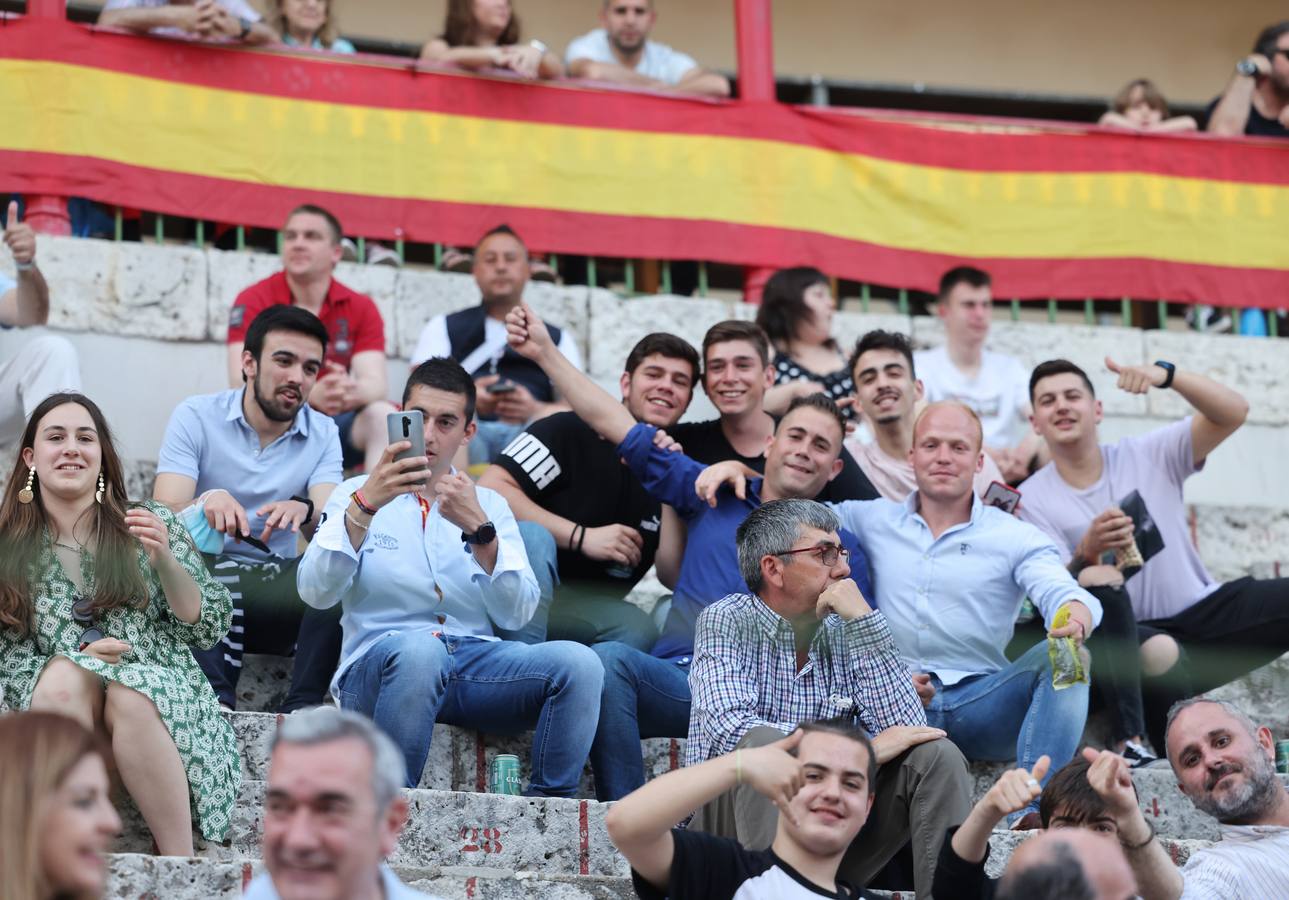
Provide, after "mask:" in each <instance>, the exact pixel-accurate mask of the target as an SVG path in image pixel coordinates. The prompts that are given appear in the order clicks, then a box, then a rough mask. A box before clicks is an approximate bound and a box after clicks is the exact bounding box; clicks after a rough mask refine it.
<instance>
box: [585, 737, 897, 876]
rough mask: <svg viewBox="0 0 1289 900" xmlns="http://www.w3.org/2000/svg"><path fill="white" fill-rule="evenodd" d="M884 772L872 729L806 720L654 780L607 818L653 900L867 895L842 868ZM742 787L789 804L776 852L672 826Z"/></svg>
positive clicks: (779, 826)
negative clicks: (782, 733) (772, 737)
mask: <svg viewBox="0 0 1289 900" xmlns="http://www.w3.org/2000/svg"><path fill="white" fill-rule="evenodd" d="M876 778H877V763H876V759H875V753H874V749H873V745H872V743H871V742H870V741H869V739H868V736H867V735H866V734H864V732H863V730H862V729H859V728H857V727H855V726H854V725H853V724H851V723H850V722H848V721H846V720H833V721H825V722H814V721H812V722H802V723H801V724H800V725H799V726H796V728H795V729H794V730H793V732H792V734H790V735H789V736H787V737H785V738H782V739H781V740H779V741H776V742H775V743H772V744H767V745H765V746H763V747H757V748H752V749H747V750H736V751H734V752H733V753H727V754H724V755H722V756H718V757H716V758H714V759H710V760H707V761H706V762H703V763H700V764H698V765H695V766H687V767H685V768H683V769H678V770H676V771H674V772H668V773H667V774H666V775H663V776H661V777H659V778H656V779H654V780H653V781H651V782H649V783H648V784H647V785H645V786H644V787H642V788H640V790H638V791H636V792H635V793H633V794H631V795H630V796H628V797H625V798H624V799H622V800H620V801H618V802H617V803H615V804H614V805H613V808H612V809H610V810H609V814H608V816H607V817H606V819H605V825H606V826H607V827H608V830H609V837H610V838H611V839H612V840H613V843H614V845H615V846H616V847H617V848H618V849H619V850H620V851H621V852H622V855H623V856H625V857H626V858H627V860H628V862H630V863H631V876H632V880H633V881H634V882H635V888H636V894H637V895H638V896H639V897H641V898H643V900H662V898H664V897H668V898H670V900H734V898H738V900H810V898H818V897H834V898H838V900H847V898H853V897H858V896H859V893H858V891H857V890H856V889H855V887H853V886H852V885H850V884H848V883H847V882H846V881H844V880H842V879H839V878H838V871H837V870H838V867H839V866H840V865H841V862H842V858H843V857H844V856H845V855H846V853H847V851H848V850H849V848H850V847H851V843H852V841H854V839H855V836H856V835H857V834H858V833H859V831H860V829H861V828H863V827H864V823H865V821H867V819H868V815H869V811H870V810H871V809H872V806H873V793H872V791H873V782H874V781H875V780H876ZM739 785H747V786H748V788H749V789H750V790H755V791H756V792H757V793H758V794H760V795H761V796H763V797H764V798H766V800H767V802H772V803H774V804H775V805H776V806H777V807H778V808H779V809H780V810H781V811H782V815H780V816H779V818H778V823H777V826H776V828H775V832H774V841H773V843H772V844H771V845H770V846H769V849H756V850H746V849H744V848H742V847H740V846H739V844H738V843H737V842H736V841H733V840H730V839H728V838H719V837H712V836H709V835H705V834H701V833H698V832H695V831H687V830H682V829H679V828H673V827H672V826H673V825H674V824H675V823H676V822H678V821H680V820H682V819H683V818H684V817H685V816H686V815H688V814H689V813H691V812H693V811H694V809H695V808H697V807H699V806H702V805H703V804H704V803H706V802H708V801H710V800H712V799H714V798H716V797H717V796H719V795H721V794H723V793H725V792H726V791H729V790H732V789H734V788H735V787H737V786H739Z"/></svg>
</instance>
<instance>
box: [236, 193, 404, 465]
mask: <svg viewBox="0 0 1289 900" xmlns="http://www.w3.org/2000/svg"><path fill="white" fill-rule="evenodd" d="M342 234H343V232H342V231H341V229H340V222H339V221H338V220H337V219H336V217H335V216H333V215H332V214H331V213H329V212H327V211H326V210H325V209H323V208H322V207H320V206H314V205H312V204H305V205H303V206H298V207H296V208H295V209H294V210H292V211H291V214H290V215H289V216H287V220H286V225H285V226H284V227H283V229H282V271H281V272H278V273H277V274H276V275H270V276H269V277H268V278H265V279H264V280H263V281H259V282H256V283H255V284H253V285H251V286H250V287H248V288H247V289H246V290H244V291H242V292H241V293H240V294H238V295H237V300H235V301H234V302H233V308H232V310H231V311H230V312H229V316H228V384H229V386H230V387H234V388H237V387H240V386H241V385H242V384H243V383H244V382H245V380H246V379H245V376H244V375H243V371H244V370H243V365H244V363H243V358H244V356H245V354H244V352H243V348H242V344H243V342H244V341H245V340H246V332H247V328H248V326H249V325H250V324H251V322H252V321H253V320H254V319H255V317H256V316H258V315H259V314H260V312H261V311H262V310H265V309H268V308H269V307H270V306H295V307H299V308H300V309H304V310H307V311H308V312H310V313H312V314H313V315H314V316H317V317H318V318H319V319H321V320H322V324H323V325H324V326H325V327H326V330H327V334H328V336H329V338H330V341H329V343H328V346H329V348H330V352H329V353H328V354H327V358H326V360H325V362H324V364H323V370H322V371H321V372H320V373H319V375H318V378H317V381H316V382H314V383H313V387H312V388H311V389H310V391H309V394H308V402H309V406H311V407H312V408H313V409H316V410H318V411H319V412H321V413H323V414H325V415H327V416H330V417H331V418H332V419H334V420H335V423H336V425H337V426H338V427H339V429H340V446H341V449H342V450H343V451H344V463H345V465H346V466H347V467H350V468H353V467H355V466H358V465H363V466H366V467H370V466H373V465H375V464H376V461H377V460H378V459H380V454H381V451H382V450H384V449H385V444H387V443H388V442H389V433H388V429H387V428H386V425H385V419H386V417H387V416H388V415H389V413H392V412H393V411H394V405H393V404H392V403H390V402H389V400H388V399H386V398H387V397H388V396H389V375H388V373H387V369H386V364H385V322H384V320H383V319H382V318H381V315H380V310H378V309H377V308H376V303H375V301H373V300H372V299H371V298H370V297H368V296H367V295H366V294H360V293H358V292H357V291H354V290H351V289H350V288H347V287H345V286H344V285H343V284H341V283H340V282H339V281H337V280H336V279H335V277H334V274H333V273H334V272H335V268H336V264H337V263H338V262H340V239H341V236H342Z"/></svg>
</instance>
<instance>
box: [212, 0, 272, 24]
mask: <svg viewBox="0 0 1289 900" xmlns="http://www.w3.org/2000/svg"><path fill="white" fill-rule="evenodd" d="M219 2H220V5H221V6H222V7H224V9H226V10H228V11H229V12H230V13H232V14H233V15H234V16H236V17H237V18H239V19H247V20H249V21H251V22H258V21H259V20H260V19H262V18H264V17H263V16H261V15H260V14H259V11H258V10H256V9H255V7H253V6H251V5H250V4H249V3H247V2H246V0H219Z"/></svg>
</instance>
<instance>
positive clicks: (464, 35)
mask: <svg viewBox="0 0 1289 900" xmlns="http://www.w3.org/2000/svg"><path fill="white" fill-rule="evenodd" d="M442 37H443V42H444V43H445V44H447V45H448V46H449V47H473V46H474V43H475V41H477V40H478V39H479V23H478V22H477V21H475V18H474V0H448V14H447V20H446V21H445V22H444V24H443V35H442ZM518 43H519V16H517V15H515V8H514V6H513V5H512V6H511V8H510V21H509V22H508V23H507V24H506V30H505V31H503V32H502V33H501V34H500V35H499V36H498V37H497V46H498V47H508V46H510V45H511V44H518Z"/></svg>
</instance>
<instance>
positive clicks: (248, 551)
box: [152, 306, 342, 712]
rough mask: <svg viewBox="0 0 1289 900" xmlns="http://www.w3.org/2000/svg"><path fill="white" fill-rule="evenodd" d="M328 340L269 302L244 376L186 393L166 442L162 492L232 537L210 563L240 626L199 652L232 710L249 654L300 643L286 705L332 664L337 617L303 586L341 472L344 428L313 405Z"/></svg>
mask: <svg viewBox="0 0 1289 900" xmlns="http://www.w3.org/2000/svg"><path fill="white" fill-rule="evenodd" d="M326 349H327V329H326V327H325V326H324V325H323V324H322V322H321V320H319V319H318V317H317V316H315V315H314V314H313V313H311V312H308V311H307V310H303V309H300V308H298V307H294V306H270V307H269V308H268V309H266V310H264V311H263V312H262V313H260V314H259V315H258V316H256V317H255V320H254V321H253V322H251V323H250V327H249V328H248V329H247V330H246V342H245V346H244V347H243V349H242V378H243V380H244V381H245V382H246V383H245V385H244V386H243V387H240V388H234V389H231V390H227V391H220V392H219V393H217V394H206V395H204V396H200V397H190V398H189V399H187V400H185V401H184V402H183V403H181V404H180V405H179V406H178V408H176V409H175V411H174V413H173V414H172V415H171V417H170V423H169V424H168V425H167V426H166V434H165V437H164V438H163V439H162V442H161V452H160V455H159V457H158V459H157V481H156V485H155V486H154V488H153V494H152V495H153V498H154V499H156V500H158V501H160V502H161V503H164V504H166V505H167V506H169V507H170V508H171V509H172V510H174V511H175V512H176V513H181V514H183V513H184V511H187V513H188V515H191V516H193V517H194V522H195V525H196V527H200V528H203V529H213V530H214V531H215V532H218V533H220V534H221V535H223V541H222V543H221V542H217V543H221V545H220V546H219V549H218V550H216V551H215V552H214V553H207V554H206V563H207V565H208V566H209V567H210V569H211V571H212V572H213V573H214V574H215V577H216V578H217V579H219V580H220V581H221V582H222V583H224V584H225V585H227V586H228V589H229V592H230V593H231V594H232V595H233V624H232V628H231V629H230V631H229V633H228V634H227V635H226V636H225V637H224V640H223V641H221V642H220V643H219V644H216V645H215V646H214V647H213V648H212V649H210V650H204V651H194V655H195V656H196V657H197V662H198V663H199V664H200V665H201V668H202V671H203V672H205V673H206V677H207V678H208V679H210V683H211V686H212V687H214V689H215V693H216V694H217V695H218V696H219V702H220V703H221V704H223V705H224V706H226V707H228V708H229V709H232V708H234V707H235V706H236V705H237V701H236V690H237V681H238V677H239V676H240V674H241V669H242V655H243V654H244V653H274V654H281V655H288V654H290V653H291V652H292V651H293V650H294V651H295V656H296V659H295V668H294V671H293V672H292V675H291V690H290V693H289V695H288V696H287V700H286V703H285V705H284V706H283V707H282V709H283V711H284V712H290V711H292V710H294V709H299V708H302V707H305V706H316V705H317V704H319V703H321V702H322V698H323V696H324V694H325V691H326V687H327V681H328V680H329V679H330V677H331V672H332V671H333V670H334V668H335V664H336V654H337V653H338V651H339V648H340V640H339V626H338V625H337V623H336V620H335V617H334V616H322V615H319V614H306V607H305V606H304V604H302V603H301V602H300V595H299V594H298V593H297V591H296V586H295V568H296V564H297V563H298V562H299V554H300V550H299V538H300V535H301V533H303V534H304V536H305V537H312V535H313V530H314V528H316V527H317V516H316V515H315V510H318V509H321V507H322V506H323V504H325V503H326V502H327V498H328V497H330V496H331V491H332V490H333V489H334V488H335V486H336V485H337V484H339V483H340V480H341V477H342V475H341V469H340V438H339V435H338V433H337V429H336V425H335V423H334V422H332V421H331V419H330V418H329V417H327V416H326V415H324V414H323V413H321V412H319V411H317V410H316V409H314V408H313V407H311V406H309V405H308V403H307V402H306V400H307V398H308V396H309V392H310V390H312V388H313V385H314V384H315V383H316V382H317V379H318V375H319V373H320V372H321V371H322V364H323V355H324V353H325V352H326ZM203 519H204V521H202V520H203ZM185 524H188V525H189V531H190V532H191V531H193V530H194V527H195V525H194V523H189V522H185ZM309 612H310V613H311V612H312V611H309Z"/></svg>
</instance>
